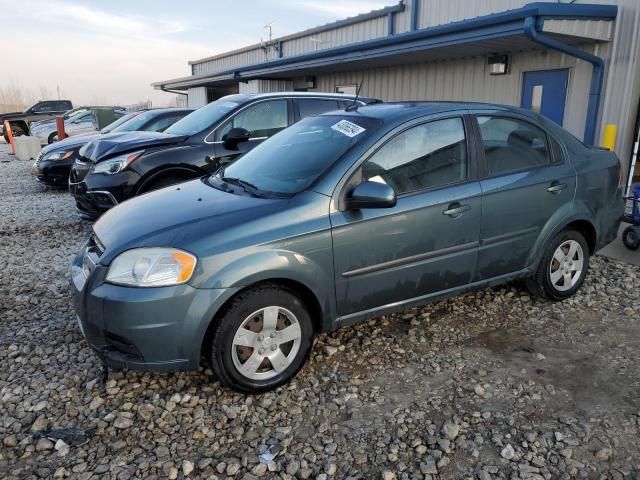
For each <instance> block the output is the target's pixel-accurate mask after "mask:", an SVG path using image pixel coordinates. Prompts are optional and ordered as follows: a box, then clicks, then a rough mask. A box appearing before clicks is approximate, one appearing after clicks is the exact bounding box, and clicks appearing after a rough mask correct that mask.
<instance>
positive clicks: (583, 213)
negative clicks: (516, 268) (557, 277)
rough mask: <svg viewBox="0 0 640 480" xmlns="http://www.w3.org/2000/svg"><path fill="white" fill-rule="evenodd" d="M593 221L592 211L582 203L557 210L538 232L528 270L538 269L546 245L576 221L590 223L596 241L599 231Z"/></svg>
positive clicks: (578, 202)
mask: <svg viewBox="0 0 640 480" xmlns="http://www.w3.org/2000/svg"><path fill="white" fill-rule="evenodd" d="M593 219H594V213H593V211H592V210H591V208H590V207H589V206H588V205H587V204H586V203H584V202H581V201H574V202H572V203H568V204H565V205H563V206H562V208H560V209H558V210H557V211H556V212H555V213H554V214H553V215H552V216H551V218H549V220H548V221H547V223H546V224H545V225H544V227H543V228H542V230H541V231H540V234H539V235H538V238H537V239H536V242H535V243H534V245H533V248H532V249H531V251H530V253H529V258H528V259H527V265H528V269H529V270H531V271H535V270H536V269H537V268H538V265H539V264H540V262H541V261H542V256H543V255H544V249H545V247H546V245H547V244H548V243H549V241H551V239H553V238H554V237H555V236H556V235H557V234H558V233H560V232H561V231H562V230H564V229H565V228H566V227H567V225H569V224H570V223H573V222H576V221H586V222H588V223H590V224H591V225H592V226H593V227H594V228H595V230H596V239H597V238H598V235H599V231H598V228H597V225H596V224H595V223H594V221H593Z"/></svg>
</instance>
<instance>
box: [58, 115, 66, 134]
mask: <svg viewBox="0 0 640 480" xmlns="http://www.w3.org/2000/svg"><path fill="white" fill-rule="evenodd" d="M56 128H57V129H58V140H64V139H65V138H67V134H66V133H65V131H64V117H63V116H62V115H60V116H57V117H56Z"/></svg>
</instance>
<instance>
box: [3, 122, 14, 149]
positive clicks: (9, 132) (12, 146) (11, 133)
mask: <svg viewBox="0 0 640 480" xmlns="http://www.w3.org/2000/svg"><path fill="white" fill-rule="evenodd" d="M4 131H5V132H7V136H8V137H9V143H10V144H11V150H12V151H13V155H15V154H16V144H15V143H14V142H13V132H12V131H11V125H10V124H9V120H5V121H4Z"/></svg>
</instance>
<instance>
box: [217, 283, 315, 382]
mask: <svg viewBox="0 0 640 480" xmlns="http://www.w3.org/2000/svg"><path fill="white" fill-rule="evenodd" d="M273 306H276V307H280V308H281V309H286V310H287V311H288V312H290V313H292V314H293V315H294V316H295V318H296V320H297V323H298V324H299V326H300V337H299V338H300V341H299V345H298V349H297V353H295V354H294V352H293V350H292V349H291V345H292V344H293V342H290V343H289V344H282V345H281V346H279V347H277V348H281V347H282V346H284V348H286V347H287V346H289V347H290V350H289V355H290V356H291V357H290V358H291V360H290V363H289V364H288V366H287V367H286V368H285V369H283V371H282V372H280V373H277V372H276V371H275V369H274V367H273V366H272V364H271V362H270V360H269V361H264V360H263V361H262V362H261V363H259V367H258V368H257V370H259V369H260V368H261V367H260V366H264V367H262V368H265V369H267V370H268V371H267V372H266V375H270V374H271V375H274V376H272V377H270V378H265V379H255V378H249V377H248V376H245V375H243V374H242V373H241V372H240V370H239V369H238V368H237V367H236V364H235V362H234V353H233V352H234V349H235V358H236V359H238V358H239V356H240V353H239V351H238V349H242V348H245V349H248V350H249V351H250V352H245V355H247V356H249V355H253V353H258V352H257V350H256V349H254V348H251V347H237V346H235V347H234V345H233V341H234V336H235V335H236V332H238V331H239V329H240V327H241V326H242V324H243V323H244V322H245V321H247V320H249V318H252V320H250V322H258V323H256V329H260V328H261V327H260V325H259V320H257V318H258V317H255V318H254V317H253V315H252V314H253V313H254V312H258V311H260V310H261V309H264V308H267V307H273ZM281 318H282V317H280V314H278V322H280V321H281ZM285 320H286V319H285ZM285 320H282V321H283V322H284V321H285ZM214 321H215V322H216V323H215V331H214V332H213V335H212V337H211V344H210V362H211V367H212V369H213V371H214V372H215V373H216V375H217V376H218V378H219V379H220V381H221V382H222V384H224V385H226V386H227V387H229V388H232V389H234V390H238V391H241V392H244V393H260V392H264V391H267V390H272V389H274V388H276V387H278V386H280V385H282V384H284V383H286V382H288V381H289V380H291V379H292V378H293V377H294V376H295V375H296V374H297V373H298V371H299V370H300V369H301V368H302V366H303V365H304V364H305V363H306V361H307V359H308V358H309V354H310V353H311V347H312V346H313V336H314V330H313V323H312V321H311V316H310V315H309V311H308V309H307V307H306V305H305V304H304V303H303V301H302V300H301V299H300V298H299V297H298V296H297V295H296V294H295V292H293V291H291V290H289V289H286V288H283V287H280V286H277V285H264V286H260V287H256V288H253V289H251V290H247V291H245V292H243V293H241V294H239V295H238V296H237V297H235V298H234V299H233V300H232V302H231V305H230V306H229V307H228V308H227V309H226V310H225V311H224V312H223V313H222V316H221V317H220V318H217V319H215V320H214ZM256 331H260V330H256ZM278 331H282V330H278ZM279 353H280V352H279ZM285 355H286V354H285ZM238 361H239V360H238ZM246 362H248V359H246V360H245V361H244V362H242V364H241V366H244V365H245V363H246Z"/></svg>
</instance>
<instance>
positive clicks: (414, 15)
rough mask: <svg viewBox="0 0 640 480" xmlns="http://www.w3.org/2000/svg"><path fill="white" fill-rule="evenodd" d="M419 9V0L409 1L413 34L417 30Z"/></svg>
mask: <svg viewBox="0 0 640 480" xmlns="http://www.w3.org/2000/svg"><path fill="white" fill-rule="evenodd" d="M419 8H420V0H412V1H411V31H412V32H415V31H416V30H417V29H418V12H419V10H418V9H419Z"/></svg>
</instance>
